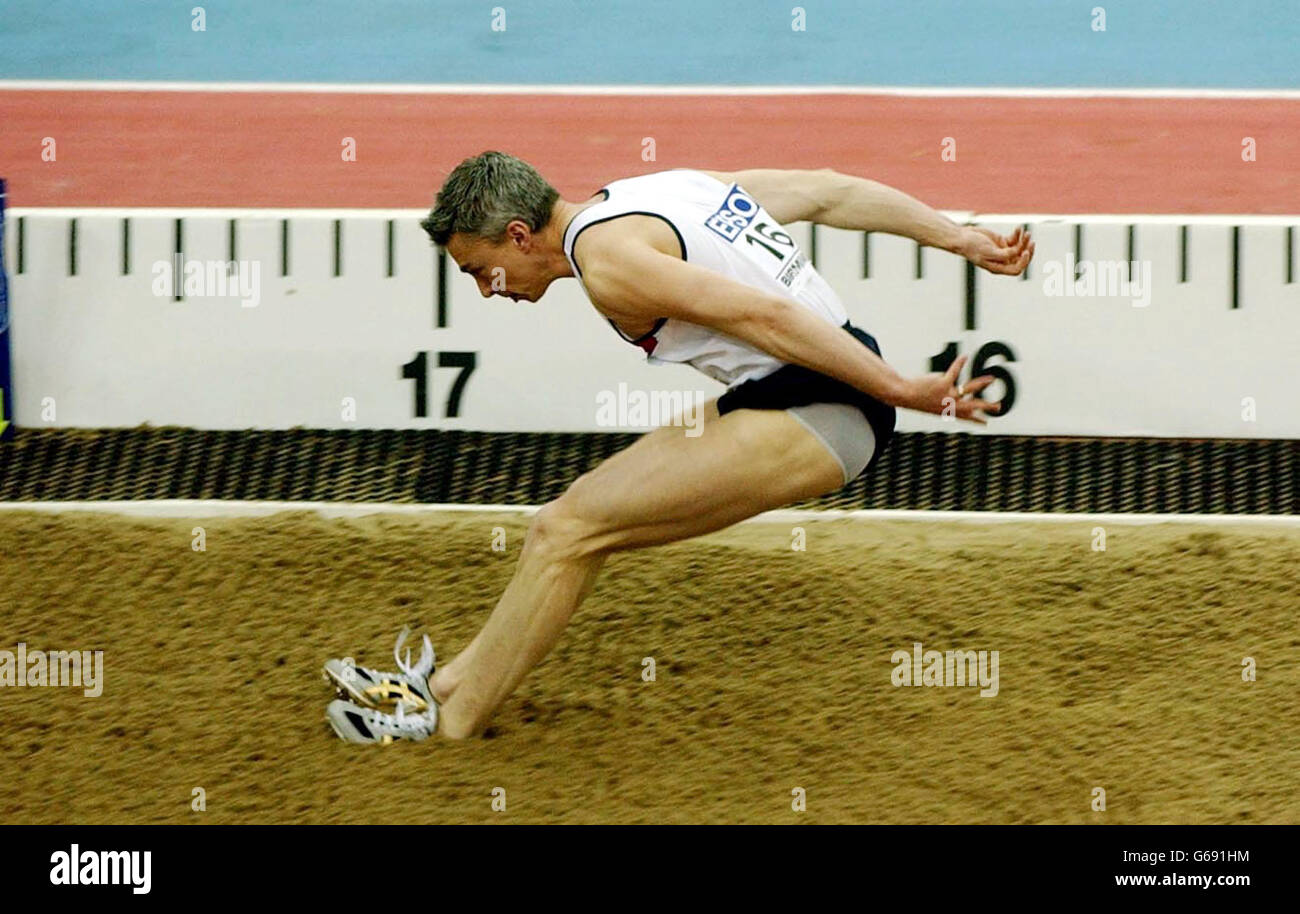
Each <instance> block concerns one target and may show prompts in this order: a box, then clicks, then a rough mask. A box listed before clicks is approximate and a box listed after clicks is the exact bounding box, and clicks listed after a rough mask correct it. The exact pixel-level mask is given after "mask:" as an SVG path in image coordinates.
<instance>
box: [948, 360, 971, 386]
mask: <svg viewBox="0 0 1300 914" xmlns="http://www.w3.org/2000/svg"><path fill="white" fill-rule="evenodd" d="M966 359H967V357H966V356H964V355H959V356H957V358H955V359H953V360H952V364H951V365H949V366H948V370H947V371H945V372H944V373H943V376H944V377H945V378H947V379H948V384H949V385H950V386H952V387H956V386H957V376H958V375H959V374H961V370H962V369H963V368H965V367H966Z"/></svg>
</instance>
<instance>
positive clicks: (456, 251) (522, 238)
mask: <svg viewBox="0 0 1300 914" xmlns="http://www.w3.org/2000/svg"><path fill="white" fill-rule="evenodd" d="M447 253H448V254H450V255H451V256H452V259H453V260H455V261H456V263H457V265H459V266H460V271H461V272H462V273H468V274H469V275H470V276H473V277H474V281H475V282H476V283H478V290H479V292H481V293H482V294H483V297H484V298H489V297H491V296H493V295H501V296H504V297H505V298H510V299H513V300H515V301H520V300H523V301H537V300H538V299H539V298H541V297H542V293H543V292H545V291H546V287H547V286H549V285H550V284H551V280H552V279H554V277H553V276H549V275H547V273H546V270H545V262H546V261H545V259H544V258H543V257H542V256H541V252H540V249H539V245H538V243H537V236H536V235H535V234H533V232H532V231H531V230H530V229H529V228H528V226H527V225H526V224H525V223H523V222H520V221H519V220H515V221H514V222H511V223H510V224H509V225H507V226H506V234H505V237H504V238H502V239H501V240H500V241H497V242H493V241H489V240H487V239H486V238H479V237H476V236H473V235H464V234H461V233H457V234H455V235H452V236H451V238H450V239H448V241H447Z"/></svg>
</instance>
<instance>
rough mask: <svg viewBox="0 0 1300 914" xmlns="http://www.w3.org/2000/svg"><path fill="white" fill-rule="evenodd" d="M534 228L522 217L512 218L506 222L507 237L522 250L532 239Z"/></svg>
mask: <svg viewBox="0 0 1300 914" xmlns="http://www.w3.org/2000/svg"><path fill="white" fill-rule="evenodd" d="M532 237H533V230H532V229H530V228H529V227H528V223H526V222H524V221H523V220H522V219H512V220H510V221H509V222H508V223H506V238H508V239H509V240H510V243H511V244H513V245H514V246H515V247H517V248H520V249H521V250H522V249H523V248H525V247H527V246H528V243H529V242H530V241H531V240H532Z"/></svg>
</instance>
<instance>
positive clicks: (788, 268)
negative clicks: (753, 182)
mask: <svg viewBox="0 0 1300 914" xmlns="http://www.w3.org/2000/svg"><path fill="white" fill-rule="evenodd" d="M704 224H705V225H707V226H708V227H709V228H710V229H712V230H713V231H714V232H716V233H717V234H719V235H721V236H722V237H723V238H725V239H727V240H728V241H730V242H731V243H732V244H733V245H735V246H736V247H737V248H739V249H740V250H741V252H742V253H744V255H745V256H746V257H748V258H749V259H750V260H752V261H754V262H755V263H757V264H759V265H760V266H761V267H763V269H764V270H766V271H769V272H770V273H771V274H772V276H773V277H774V278H775V279H776V280H777V281H778V282H780V283H781V284H782V285H783V286H785V287H786V288H790V289H793V288H795V283H796V281H797V280H798V279H799V276H800V274H801V273H802V272H803V268H804V266H805V265H806V264H807V263H808V260H807V258H806V257H804V255H803V252H802V251H800V250H799V246H798V245H797V244H795V243H794V239H793V238H791V237H790V236H789V235H788V234H786V233H785V232H783V231H781V226H780V225H778V224H777V222H776V220H774V219H772V217H771V216H770V215H768V214H767V213H766V212H764V211H763V208H762V207H760V206H759V205H758V202H757V201H756V200H754V198H753V197H751V196H750V195H749V194H747V193H745V192H744V191H743V190H741V189H740V185H738V184H733V185H731V187H730V189H729V190H728V191H727V198H726V200H724V201H723V203H722V206H721V207H719V208H718V211H717V212H715V213H714V214H713V215H712V216H710V217H709V218H708V219H707V220H705V223H704Z"/></svg>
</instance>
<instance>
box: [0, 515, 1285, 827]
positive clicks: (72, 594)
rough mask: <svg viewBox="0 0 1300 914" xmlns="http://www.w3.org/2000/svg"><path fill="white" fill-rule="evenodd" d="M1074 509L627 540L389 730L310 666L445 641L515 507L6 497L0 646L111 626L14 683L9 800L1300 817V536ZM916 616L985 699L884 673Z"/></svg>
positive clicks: (925, 816) (1243, 819)
mask: <svg viewBox="0 0 1300 914" xmlns="http://www.w3.org/2000/svg"><path fill="white" fill-rule="evenodd" d="M196 524H202V526H203V527H204V528H205V530H206V538H207V551H206V552H203V553H198V552H195V551H193V550H192V549H191V531H192V529H193V528H194V527H195V526H196ZM497 525H501V526H503V527H505V529H506V530H507V542H508V548H507V551H506V552H505V553H498V552H493V551H492V550H491V548H490V544H491V537H492V528H493V527H494V526H497ZM1093 526H1094V525H1093V524H1092V523H1088V522H1080V523H1078V524H1074V523H1068V524H1050V525H1048V524H1022V523H1015V524H995V525H987V526H985V525H970V524H956V523H952V524H936V523H917V522H907V521H897V522H888V523H885V522H876V523H864V522H861V521H844V520H841V521H819V522H815V523H809V524H806V525H805V529H806V533H807V549H806V551H802V552H800V551H794V550H792V549H791V541H792V534H791V528H790V526H789V525H780V524H750V525H742V526H741V527H738V528H733V529H732V530H730V531H727V532H725V533H723V534H719V535H715V536H711V537H708V538H705V539H701V540H697V541H694V542H691V543H686V544H679V545H675V546H671V547H666V548H661V549H657V550H653V551H648V552H642V553H631V554H626V555H622V556H617V557H615V558H614V559H613V560H611V562H610V563H609V564H608V565H607V568H606V572H605V574H604V577H603V578H602V579H601V582H600V584H599V585H598V586H597V588H596V591H595V592H594V594H593V595H592V597H591V599H590V600H589V601H588V603H587V604H586V606H585V607H584V609H583V610H582V611H580V612H579V614H578V615H577V616H576V617H575V620H574V623H573V625H572V626H571V628H570V630H569V632H568V633H567V634H566V636H565V638H564V639H563V640H562V641H561V643H560V646H559V647H558V648H557V649H556V651H555V652H554V653H553V654H552V655H551V656H550V657H549V658H548V659H547V660H546V661H545V662H544V663H543V664H542V665H541V666H540V667H539V668H538V669H537V670H536V671H535V672H534V673H533V675H532V676H531V677H530V678H529V679H527V680H526V681H525V683H524V685H523V686H522V687H521V689H520V690H519V692H517V693H516V694H515V695H514V696H513V697H512V698H511V699H510V700H509V701H508V702H507V704H506V705H505V706H504V707H503V708H502V710H501V711H500V712H499V713H498V715H497V718H496V720H495V723H494V726H493V728H492V730H491V731H490V732H489V738H486V739H482V740H478V741H474V742H470V743H461V744H457V743H451V742H448V741H444V740H441V739H433V740H430V741H427V742H425V743H421V744H399V745H394V746H389V747H383V748H379V747H355V746H347V745H344V744H342V743H340V742H339V741H337V740H336V739H335V737H334V736H333V735H332V733H331V732H330V731H329V729H328V727H327V725H326V724H325V722H324V717H323V709H324V706H325V704H326V702H327V701H328V700H329V698H330V697H332V696H331V693H330V690H329V688H328V686H326V684H325V683H324V682H322V681H321V679H320V675H319V670H320V664H321V662H322V661H323V660H325V659H326V658H327V657H329V656H332V655H351V656H354V657H356V658H357V659H358V660H359V661H361V662H363V663H368V664H371V665H375V664H383V665H386V660H391V654H390V651H391V647H392V641H393V639H394V637H395V635H396V633H397V631H398V630H399V629H400V627H401V626H402V624H403V623H411V624H412V625H413V626H415V627H417V628H424V629H426V630H428V631H429V632H430V633H431V634H432V636H433V638H434V643H435V645H436V646H437V647H438V648H439V650H440V652H441V653H443V654H446V655H447V656H450V655H451V654H452V653H453V652H454V651H455V650H458V649H459V648H460V647H462V646H463V645H464V644H465V643H466V642H467V641H468V640H469V638H470V637H471V636H472V635H473V633H474V631H475V630H476V628H477V626H478V625H479V624H480V623H481V621H482V620H483V619H484V618H485V616H486V613H487V612H488V611H489V609H490V608H491V605H492V602H493V600H494V599H495V596H496V594H497V593H498V592H499V591H500V590H501V589H502V587H503V586H504V585H505V583H506V581H507V580H508V578H509V575H510V573H511V569H512V566H513V559H514V557H515V556H516V555H517V554H518V549H519V545H520V543H521V541H522V534H523V525H522V522H521V520H520V519H519V518H517V517H493V516H490V515H474V516H463V515H461V516H455V517H453V516H435V517H425V518H400V519H399V518H393V517H377V518H364V519H360V520H323V519H320V518H318V517H316V516H314V515H309V514H305V513H292V514H282V515H277V516H274V517H271V518H263V519H252V520H250V519H212V520H208V521H171V520H168V521H143V520H126V519H121V518H115V517H107V516H91V515H85V514H80V515H73V514H63V515H38V514H33V513H6V514H4V515H3V516H0V650H9V651H16V650H17V644H18V642H20V641H22V642H25V643H26V644H27V646H28V649H31V650H34V649H65V650H70V649H86V650H94V649H102V650H103V651H104V666H105V674H104V679H105V685H104V692H103V695H102V696H101V697H98V698H87V697H84V696H83V695H82V693H81V690H80V689H76V688H12V687H6V688H0V772H2V773H3V774H2V776H0V822H4V823H16V822H791V823H794V822H823V823H826V822H1078V823H1090V822H1225V823H1249V822H1290V823H1297V822H1300V739H1297V738H1296V734H1297V732H1300V702H1298V701H1297V700H1296V696H1297V694H1300V665H1298V664H1297V662H1296V659H1297V656H1298V654H1300V614H1298V613H1297V610H1298V609H1300V597H1298V596H1297V583H1296V579H1297V575H1298V571H1297V569H1300V530H1296V529H1263V528H1249V529H1247V528H1213V529H1209V528H1203V527H1190V526H1175V525H1160V526H1151V527H1120V526H1114V527H1110V528H1108V530H1107V533H1108V538H1107V543H1106V546H1107V549H1106V551H1105V552H1095V551H1093V549H1092V527H1093ZM917 641H920V642H921V643H922V644H923V645H924V646H925V648H926V649H931V648H933V649H938V650H953V649H962V650H981V649H982V650H997V651H998V652H999V690H998V694H997V695H996V696H995V697H989V698H983V697H980V695H979V694H978V692H979V689H978V687H976V688H971V687H951V688H937V687H895V686H894V685H893V684H892V682H891V673H892V672H893V670H894V666H893V664H892V663H891V660H890V658H891V655H892V654H893V652H894V651H896V650H900V649H901V650H905V651H911V649H912V645H913V643H914V642H917ZM646 657H653V658H654V660H655V668H656V678H655V681H653V682H646V681H643V679H642V669H643V665H642V661H643V658H646ZM1245 657H1252V658H1254V659H1255V661H1256V663H1257V664H1258V680H1257V681H1255V682H1243V681H1242V676H1241V669H1242V660H1243V658H1245ZM498 787H499V788H504V790H505V796H506V809H505V811H504V812H497V811H493V809H492V806H491V803H492V791H493V789H494V788H498ZM1096 787H1101V788H1104V789H1105V791H1106V805H1107V809H1106V811H1105V812H1095V811H1093V809H1092V805H1091V804H1092V795H1093V789H1094V788H1096ZM195 788H202V789H203V791H204V792H205V796H206V806H207V808H206V811H203V812H195V811H193V810H192V809H191V800H192V797H193V791H194V789H195ZM795 788H803V789H804V791H805V792H806V798H807V799H806V803H807V808H806V811H804V812H795V811H793V810H792V808H791V802H792V791H793V790H794V789H795Z"/></svg>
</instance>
